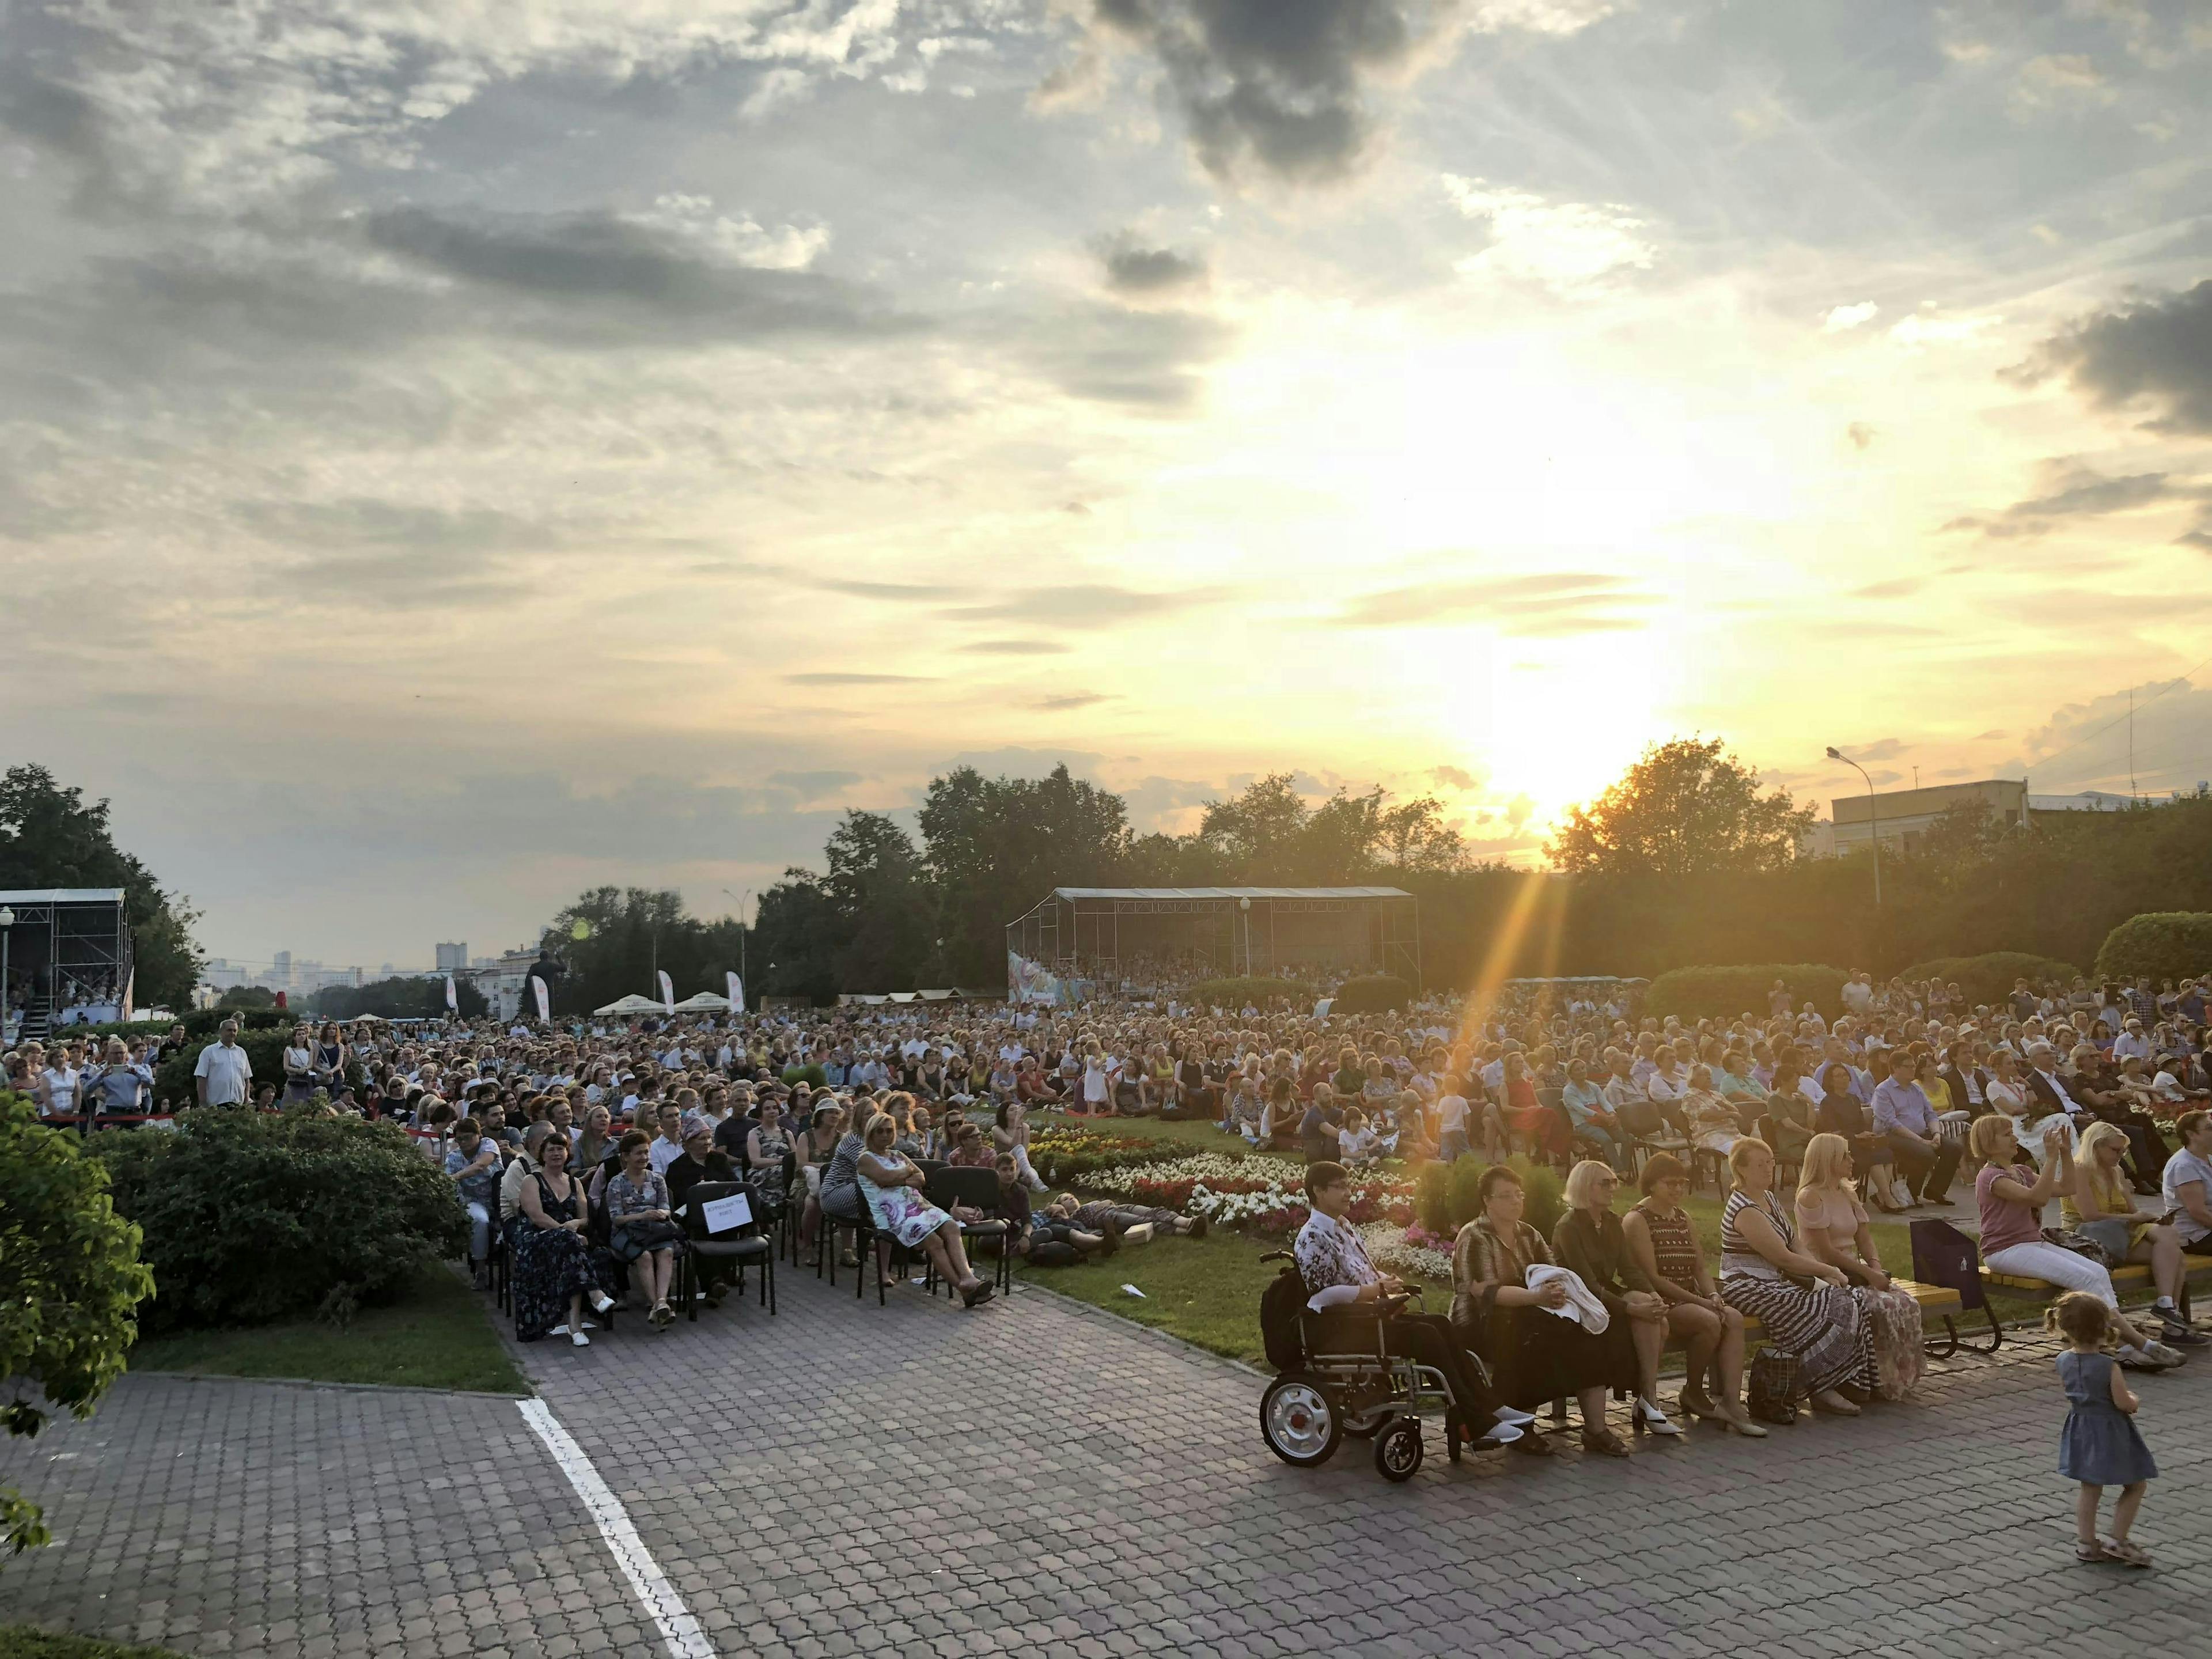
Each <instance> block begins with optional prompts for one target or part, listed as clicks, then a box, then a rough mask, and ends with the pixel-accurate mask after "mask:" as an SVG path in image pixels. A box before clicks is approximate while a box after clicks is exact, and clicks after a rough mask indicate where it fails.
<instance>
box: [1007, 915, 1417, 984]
mask: <svg viewBox="0 0 2212 1659" xmlns="http://www.w3.org/2000/svg"><path fill="white" fill-rule="evenodd" d="M1299 969H1312V970H1316V971H1320V972H1325V973H1329V974H1344V973H1354V972H1363V971H1364V972H1376V973H1390V974H1396V975H1400V976H1401V977H1402V978H1403V979H1405V980H1406V981H1407V983H1409V984H1413V985H1419V983H1420V977H1421V934H1420V915H1419V907H1418V906H1417V905H1416V904H1415V902H1414V900H1413V895H1412V894H1411V893H1408V892H1407V891H1405V890H1403V889H1401V888H1397V887H1055V888H1054V889H1053V890H1052V892H1051V894H1050V895H1049V896H1048V897H1046V898H1043V899H1041V900H1039V901H1038V902H1037V903H1036V905H1035V906H1034V907H1032V908H1030V910H1029V911H1028V913H1027V914H1025V915H1023V916H1021V917H1019V918H1018V919H1017V920H1016V921H1011V922H1009V923H1007V924H1006V974H1007V981H1008V985H1009V987H1010V991H1009V994H1010V995H1012V997H1013V998H1014V999H1015V1000H1027V1001H1048V1000H1066V998H1065V997H1064V995H1063V994H1061V993H1060V991H1059V990H1058V989H1057V988H1049V989H1048V988H1047V987H1046V986H1045V984H1044V981H1092V982H1100V981H1103V982H1105V983H1108V984H1111V985H1113V986H1115V987H1121V986H1124V985H1127V986H1135V987H1145V986H1149V985H1152V984H1155V983H1157V984H1174V983H1181V982H1187V981H1189V980H1190V979H1192V978H1194V977H1196V978H1200V979H1210V978H1216V977H1219V976H1221V975H1231V974H1260V975H1272V974H1282V973H1286V972H1296V971H1297V970H1299Z"/></svg>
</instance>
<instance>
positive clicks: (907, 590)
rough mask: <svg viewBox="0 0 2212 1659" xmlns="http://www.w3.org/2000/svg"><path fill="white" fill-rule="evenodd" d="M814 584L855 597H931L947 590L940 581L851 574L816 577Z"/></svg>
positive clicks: (895, 598) (940, 594)
mask: <svg viewBox="0 0 2212 1659" xmlns="http://www.w3.org/2000/svg"><path fill="white" fill-rule="evenodd" d="M814 586H817V587H819V588H823V589H826V590H827V591H828V592H832V593H844V594H848V595H849V596H850V597H852V598H854V599H891V600H903V599H937V598H939V597H941V596H942V595H943V594H944V593H945V592H946V591H947V590H946V587H945V584H944V583H942V582H874V581H863V580H860V579H859V578H857V577H851V576H821V577H817V578H816V579H815V581H814Z"/></svg>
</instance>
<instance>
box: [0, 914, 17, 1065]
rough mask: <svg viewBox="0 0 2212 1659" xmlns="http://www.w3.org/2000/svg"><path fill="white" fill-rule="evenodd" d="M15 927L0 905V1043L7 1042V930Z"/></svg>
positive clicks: (9, 915)
mask: <svg viewBox="0 0 2212 1659" xmlns="http://www.w3.org/2000/svg"><path fill="white" fill-rule="evenodd" d="M14 926H15V912H14V911H13V910H11V909H9V908H8V907H7V906H6V905H4V904H0V1042H6V1041H7V1040H8V930H9V928H11V927H14Z"/></svg>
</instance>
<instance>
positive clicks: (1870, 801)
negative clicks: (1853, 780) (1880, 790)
mask: <svg viewBox="0 0 2212 1659" xmlns="http://www.w3.org/2000/svg"><path fill="white" fill-rule="evenodd" d="M1828 758H1829V759H1830V760H1832V761H1841V762H1843V763H1844V765H1846V766H1848V767H1850V769H1851V770H1853V771H1854V772H1856V773H1857V774H1858V775H1860V776H1861V777H1863V778H1866V787H1867V814H1868V822H1869V827H1870V828H1871V829H1873V831H1874V902H1875V903H1876V904H1880V903H1881V805H1880V802H1879V798H1878V797H1876V795H1875V793H1874V780H1873V779H1872V778H1867V769H1866V768H1865V767H1863V766H1861V765H1860V764H1859V763H1857V761H1855V760H1853V759H1852V758H1851V757H1850V756H1849V755H1846V754H1845V753H1844V751H1843V750H1840V749H1838V748H1836V747H1835V746H1834V745H1833V744H1831V745H1829V749H1828Z"/></svg>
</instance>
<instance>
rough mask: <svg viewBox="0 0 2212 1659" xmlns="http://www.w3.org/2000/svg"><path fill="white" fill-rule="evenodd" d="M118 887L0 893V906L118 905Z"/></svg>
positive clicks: (120, 901) (119, 891)
mask: <svg viewBox="0 0 2212 1659" xmlns="http://www.w3.org/2000/svg"><path fill="white" fill-rule="evenodd" d="M122 902H123V890H122V889H121V888H120V887H40V888H29V889H23V890H18V891H15V892H12V893H0V904H10V905H13V904H120V903H122Z"/></svg>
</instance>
